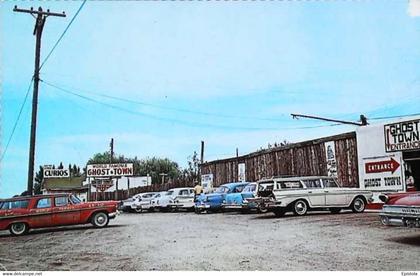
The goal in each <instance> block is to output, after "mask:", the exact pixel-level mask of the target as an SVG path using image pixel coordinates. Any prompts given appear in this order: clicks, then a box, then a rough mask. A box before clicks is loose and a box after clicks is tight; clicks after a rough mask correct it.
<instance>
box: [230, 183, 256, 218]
mask: <svg viewBox="0 0 420 276" xmlns="http://www.w3.org/2000/svg"><path fill="white" fill-rule="evenodd" d="M256 187H257V183H254V182H253V183H249V184H248V185H246V186H245V187H244V189H243V190H242V191H240V192H236V193H230V194H226V197H225V199H224V200H223V203H222V208H223V209H226V210H240V211H243V212H247V211H250V210H257V209H258V206H257V204H256V203H255V202H249V201H248V199H249V198H254V197H255V195H256V193H257V190H256ZM261 211H263V212H264V210H261Z"/></svg>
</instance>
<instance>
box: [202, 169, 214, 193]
mask: <svg viewBox="0 0 420 276" xmlns="http://www.w3.org/2000/svg"><path fill="white" fill-rule="evenodd" d="M201 186H203V190H204V192H207V191H210V190H211V189H213V174H212V173H210V174H203V175H201Z"/></svg>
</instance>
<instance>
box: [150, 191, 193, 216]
mask: <svg viewBox="0 0 420 276" xmlns="http://www.w3.org/2000/svg"><path fill="white" fill-rule="evenodd" d="M156 207H157V208H159V209H160V210H161V211H168V210H179V209H193V208H194V189H193V188H190V187H184V188H174V189H170V190H168V191H167V192H166V193H165V194H164V195H163V196H161V197H160V199H159V201H158V204H157V205H156Z"/></svg>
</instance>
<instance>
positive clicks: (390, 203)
mask: <svg viewBox="0 0 420 276" xmlns="http://www.w3.org/2000/svg"><path fill="white" fill-rule="evenodd" d="M379 199H381V200H382V201H383V202H384V206H383V207H382V211H381V213H380V214H379V216H380V218H381V222H382V224H384V225H390V226H406V227H420V193H419V192H408V193H395V194H382V195H380V196H379Z"/></svg>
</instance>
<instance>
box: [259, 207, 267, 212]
mask: <svg viewBox="0 0 420 276" xmlns="http://www.w3.org/2000/svg"><path fill="white" fill-rule="evenodd" d="M258 212H260V213H261V214H265V213H267V212H268V209H267V207H265V206H260V207H259V208H258Z"/></svg>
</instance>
